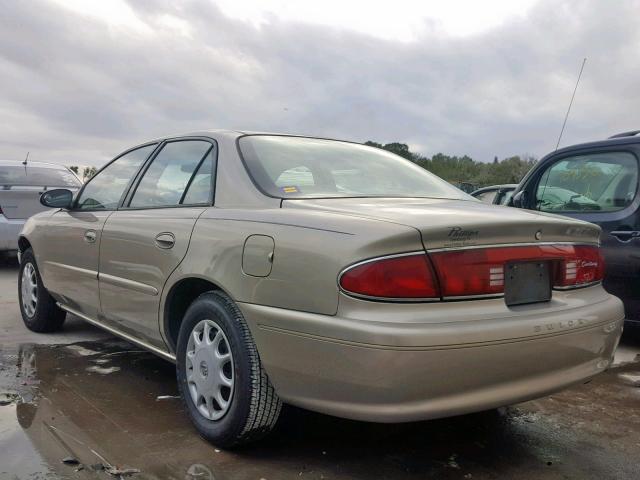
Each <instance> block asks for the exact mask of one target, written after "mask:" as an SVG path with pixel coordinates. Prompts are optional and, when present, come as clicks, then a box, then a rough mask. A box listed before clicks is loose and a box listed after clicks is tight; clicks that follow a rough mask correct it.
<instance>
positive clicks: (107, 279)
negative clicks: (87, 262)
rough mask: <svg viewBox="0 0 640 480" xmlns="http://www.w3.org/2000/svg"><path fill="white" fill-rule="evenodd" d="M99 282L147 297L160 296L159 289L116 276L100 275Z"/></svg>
mask: <svg viewBox="0 0 640 480" xmlns="http://www.w3.org/2000/svg"><path fill="white" fill-rule="evenodd" d="M98 280H99V281H101V282H104V283H108V284H110V285H115V286H116V287H121V288H126V289H127V290H134V291H136V292H139V293H144V294H146V295H152V296H155V295H158V289H157V288H155V287H152V286H151V285H147V284H146V283H141V282H136V281H135V280H129V279H128V278H122V277H116V276H115V275H109V274H107V273H98Z"/></svg>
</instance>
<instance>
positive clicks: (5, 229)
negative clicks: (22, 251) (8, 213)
mask: <svg viewBox="0 0 640 480" xmlns="http://www.w3.org/2000/svg"><path fill="white" fill-rule="evenodd" d="M24 222H25V220H24V219H8V218H7V217H5V216H4V215H2V214H0V252H5V251H11V250H18V236H19V235H20V232H21V231H22V227H24Z"/></svg>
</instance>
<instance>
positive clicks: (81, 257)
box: [42, 145, 155, 319]
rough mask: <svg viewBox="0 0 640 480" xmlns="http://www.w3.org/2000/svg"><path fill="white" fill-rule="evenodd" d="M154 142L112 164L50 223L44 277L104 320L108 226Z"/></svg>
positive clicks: (72, 304)
mask: <svg viewBox="0 0 640 480" xmlns="http://www.w3.org/2000/svg"><path fill="white" fill-rule="evenodd" d="M154 148H155V145H148V146H145V147H142V148H139V149H136V150H133V151H130V152H128V153H126V154H124V155H121V156H120V157H118V158H116V159H115V160H114V161H112V162H111V163H109V164H108V165H107V166H106V167H105V168H104V169H102V170H101V171H100V172H98V174H96V175H95V176H94V177H93V178H92V179H91V180H90V181H89V182H88V183H87V184H86V185H85V186H84V188H83V189H82V191H81V192H80V194H79V195H78V198H77V199H76V202H75V204H74V207H73V208H72V209H71V210H61V211H58V212H56V213H54V214H53V216H52V217H51V218H50V219H49V222H48V226H47V228H48V232H47V233H48V235H47V243H46V249H47V255H46V258H47V261H45V262H44V265H42V276H43V280H44V282H45V285H46V286H47V289H48V290H49V291H51V292H52V293H53V294H55V295H56V296H57V297H58V299H59V300H60V301H61V303H63V305H65V306H66V307H69V308H71V309H73V310H74V311H76V312H78V313H81V314H83V315H86V316H88V317H89V318H91V319H96V318H98V313H99V309H100V298H99V288H98V266H99V258H100V244H101V237H102V229H103V226H104V224H105V222H106V221H107V219H108V218H109V216H110V215H112V214H113V213H114V211H115V210H116V209H117V207H118V204H119V203H120V199H121V198H122V196H123V194H124V193H125V190H126V188H127V185H128V184H129V183H130V182H131V179H132V178H133V176H134V175H135V173H136V172H137V170H138V169H139V167H140V166H141V165H142V163H143V162H144V161H145V159H146V158H147V157H148V155H149V154H150V153H151V151H153V149H154Z"/></svg>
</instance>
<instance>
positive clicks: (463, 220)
mask: <svg viewBox="0 0 640 480" xmlns="http://www.w3.org/2000/svg"><path fill="white" fill-rule="evenodd" d="M282 207H283V208H297V209H312V210H323V211H327V212H332V213H339V214H344V215H353V216H358V217H366V218H372V219H376V220H383V221H388V222H392V223H398V224H402V225H407V226H410V227H414V228H416V229H417V230H419V231H420V233H421V235H422V241H423V243H424V247H425V248H426V249H427V250H433V249H440V248H460V247H471V246H482V245H499V244H512V243H538V242H575V243H592V244H593V243H597V242H598V240H599V237H600V227H598V226H597V225H594V224H591V223H587V222H583V221H580V220H575V219H571V218H567V217H561V216H558V215H552V214H547V213H539V212H532V211H527V210H521V209H517V208H511V207H503V206H496V205H487V204H484V203H482V202H480V201H475V200H449V199H431V198H332V199H300V200H297V199H295V200H294V199H286V200H283V202H282Z"/></svg>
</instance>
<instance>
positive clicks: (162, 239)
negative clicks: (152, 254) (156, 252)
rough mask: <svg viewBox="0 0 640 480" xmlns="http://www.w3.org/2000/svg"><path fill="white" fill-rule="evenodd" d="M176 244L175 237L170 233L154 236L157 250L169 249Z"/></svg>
mask: <svg viewBox="0 0 640 480" xmlns="http://www.w3.org/2000/svg"><path fill="white" fill-rule="evenodd" d="M175 244H176V237H175V235H174V234H173V233H171V232H162V233H159V234H158V235H156V246H157V247H158V248H165V249H167V248H171V247H173V246H174V245H175Z"/></svg>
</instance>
